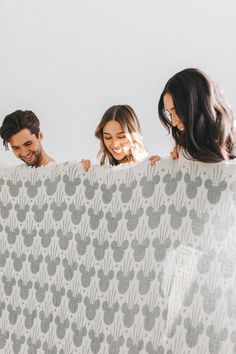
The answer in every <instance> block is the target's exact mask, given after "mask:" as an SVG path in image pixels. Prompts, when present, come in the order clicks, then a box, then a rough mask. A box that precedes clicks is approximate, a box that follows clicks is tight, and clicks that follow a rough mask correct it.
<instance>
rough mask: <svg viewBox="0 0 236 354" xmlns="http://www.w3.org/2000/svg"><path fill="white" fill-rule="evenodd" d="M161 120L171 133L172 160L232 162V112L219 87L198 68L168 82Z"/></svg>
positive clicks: (233, 140)
mask: <svg viewBox="0 0 236 354" xmlns="http://www.w3.org/2000/svg"><path fill="white" fill-rule="evenodd" d="M158 112H159V117H160V120H161V122H162V124H163V125H164V127H165V128H166V129H167V130H168V132H171V134H172V137H173V138H174V141H175V144H176V148H175V149H174V150H173V152H172V158H176V157H178V153H182V154H183V155H184V157H186V158H188V159H193V160H197V161H202V162H220V161H223V160H231V159H233V158H234V157H235V155H234V151H233V148H234V144H235V130H234V119H233V114H232V111H231V109H230V108H229V106H228V104H227V103H226V100H225V98H224V97H223V95H222V94H221V92H220V90H219V87H218V86H217V85H216V83H214V82H213V81H212V80H211V79H210V78H209V77H208V76H207V75H206V74H205V73H203V72H202V71H200V70H198V69H185V70H183V71H180V72H179V73H177V74H175V75H174V76H173V77H172V78H170V79H169V80H168V82H167V83H166V85H165V87H164V90H163V92H162V94H161V97H160V100H159V104H158Z"/></svg>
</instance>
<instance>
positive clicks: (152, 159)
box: [148, 155, 161, 166]
mask: <svg viewBox="0 0 236 354" xmlns="http://www.w3.org/2000/svg"><path fill="white" fill-rule="evenodd" d="M160 159H161V158H160V156H158V155H152V156H150V157H149V158H148V160H149V164H150V165H151V166H153V165H155V163H156V162H157V161H159V160H160Z"/></svg>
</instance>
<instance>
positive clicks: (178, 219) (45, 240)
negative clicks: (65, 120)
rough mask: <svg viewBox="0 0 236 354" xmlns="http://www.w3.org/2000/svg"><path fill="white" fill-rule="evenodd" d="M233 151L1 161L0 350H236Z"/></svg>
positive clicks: (49, 353)
mask: <svg viewBox="0 0 236 354" xmlns="http://www.w3.org/2000/svg"><path fill="white" fill-rule="evenodd" d="M235 234H236V162H234V161H233V162H230V163H225V162H221V163H216V164H205V163H199V162H192V161H188V160H186V159H184V158H183V157H181V158H180V159H179V160H178V161H171V160H168V159H163V160H161V161H159V162H158V163H157V164H156V165H155V166H154V167H151V166H149V165H148V163H147V161H144V162H143V163H141V164H138V165H136V166H133V167H127V168H125V169H119V168H101V167H93V168H91V170H90V171H89V172H88V173H84V172H83V171H82V169H81V166H80V165H76V164H68V165H66V166H64V165H51V166H50V165H49V166H47V167H44V168H38V169H31V168H7V169H3V168H2V169H0V352H3V353H9V354H12V353H14V354H15V353H24V354H26V353H29V354H35V353H40V354H41V353H45V354H57V353H59V354H71V353H81V354H86V353H89V354H91V353H93V354H96V353H104V354H105V353H108V354H118V353H120V354H124V353H128V354H137V353H148V354H189V353H196V354H205V353H211V354H226V353H227V354H231V353H232V354H233V353H236V237H235Z"/></svg>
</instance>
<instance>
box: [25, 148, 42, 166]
mask: <svg viewBox="0 0 236 354" xmlns="http://www.w3.org/2000/svg"><path fill="white" fill-rule="evenodd" d="M33 156H34V159H33V161H32V162H27V161H26V160H24V159H21V160H22V161H24V162H25V163H26V165H28V166H31V167H39V164H40V159H41V151H34V152H33Z"/></svg>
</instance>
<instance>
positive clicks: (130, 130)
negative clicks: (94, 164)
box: [95, 105, 147, 165]
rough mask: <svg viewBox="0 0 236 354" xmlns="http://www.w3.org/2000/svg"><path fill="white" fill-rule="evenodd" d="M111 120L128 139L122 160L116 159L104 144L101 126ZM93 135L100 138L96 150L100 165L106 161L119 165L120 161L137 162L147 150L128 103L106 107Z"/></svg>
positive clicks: (134, 114) (145, 154)
mask: <svg viewBox="0 0 236 354" xmlns="http://www.w3.org/2000/svg"><path fill="white" fill-rule="evenodd" d="M112 120H114V121H116V122H118V123H119V124H120V125H121V127H122V128H123V130H124V133H125V136H126V138H127V139H128V141H129V151H128V153H127V155H126V156H125V158H124V159H123V160H122V161H117V160H116V159H115V158H114V156H113V155H112V154H111V153H110V152H109V151H108V150H107V148H106V146H105V144H104V139H103V128H104V126H105V125H106V124H107V123H108V122H109V121H112ZM95 136H96V138H98V139H99V140H100V149H99V152H98V157H100V165H104V164H106V163H109V164H111V165H119V164H120V163H130V162H139V161H142V160H143V159H144V158H145V157H146V156H147V150H146V148H145V146H144V145H143V139H142V133H141V127H140V123H139V120H138V118H137V116H136V113H135V112H134V110H133V108H132V107H130V106H129V105H115V106H112V107H110V108H108V109H107V110H106V112H105V113H104V115H103V117H102V119H101V121H100V123H99V124H98V126H97V128H96V130H95Z"/></svg>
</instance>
